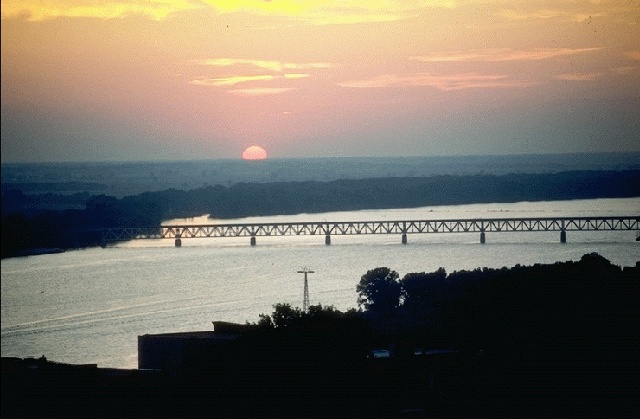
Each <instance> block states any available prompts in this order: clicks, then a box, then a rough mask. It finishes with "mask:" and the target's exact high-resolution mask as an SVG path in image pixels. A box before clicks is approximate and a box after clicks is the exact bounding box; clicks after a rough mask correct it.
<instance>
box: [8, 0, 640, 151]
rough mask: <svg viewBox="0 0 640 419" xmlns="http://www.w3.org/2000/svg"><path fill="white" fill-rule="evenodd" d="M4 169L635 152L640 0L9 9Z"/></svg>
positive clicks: (28, 4)
mask: <svg viewBox="0 0 640 419" xmlns="http://www.w3.org/2000/svg"><path fill="white" fill-rule="evenodd" d="M1 4H2V97H1V100H2V143H1V144H2V161H3V162H14V161H15V162H17V161H100V160H155V159H165V160H176V159H202V158H240V156H241V153H242V151H243V150H244V149H245V148H246V147H247V146H250V145H254V144H255V145H259V146H261V147H263V148H264V149H265V150H267V153H268V155H269V158H278V157H298V156H303V157H306V156H371V155H382V156H385V155H400V156H403V155H449V154H505V153H509V154H518V153H558V152H582V151H584V152H595V151H640V125H639V122H638V121H639V120H640V2H638V1H637V0H633V1H629V0H625V1H623V0H616V1H613V0H611V1H608V0H591V1H588V0H587V1H578V0H540V1H536V0H528V1H524V0H460V1H455V0H449V1H447V0H425V1H409V0H403V1H388V0H387V1H384V0H383V1H339V0H317V1H311V0H299V1H294V0H282V1H279V0H271V1H257V0H256V1H252V0H239V1H214V0H205V1H187V0H175V1H174V0H160V1H156V0H144V1H138V0H129V1H127V0H122V1H118V0H114V1H110V0H106V1H94V0H62V1H60V0H55V1H53V0H26V1H24V0H3V1H2V3H1Z"/></svg>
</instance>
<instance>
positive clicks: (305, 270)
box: [298, 268, 314, 313]
mask: <svg viewBox="0 0 640 419" xmlns="http://www.w3.org/2000/svg"><path fill="white" fill-rule="evenodd" d="M298 273H299V274H304V294H303V295H302V311H304V312H305V313H306V312H308V311H309V281H308V280H307V274H312V273H314V271H311V270H309V269H308V268H303V269H302V270H301V271H298Z"/></svg>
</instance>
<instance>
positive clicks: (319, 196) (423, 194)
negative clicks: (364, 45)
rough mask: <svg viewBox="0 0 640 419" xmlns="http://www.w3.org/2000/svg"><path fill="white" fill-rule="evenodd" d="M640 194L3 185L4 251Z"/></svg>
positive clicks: (637, 189)
mask: <svg viewBox="0 0 640 419" xmlns="http://www.w3.org/2000/svg"><path fill="white" fill-rule="evenodd" d="M637 196H640V170H625V171H574V172H561V173H546V174H510V175H500V176H496V175H475V176H451V175H440V176H431V177H404V178H398V177H396V178H378V179H343V180H335V181H330V182H319V181H307V182H279V183H238V184H235V185H232V186H229V187H226V186H220V185H218V186H209V187H205V188H200V189H194V190H190V191H181V190H176V189H169V190H166V191H161V192H147V193H142V194H139V195H134V196H127V197H124V198H120V199H117V198H115V197H110V196H106V195H97V196H95V195H91V194H90V193H89V192H83V193H80V192H79V193H76V194H74V195H62V194H56V193H44V194H24V193H23V192H22V191H20V190H18V189H7V190H5V189H4V187H3V190H2V234H1V237H2V257H3V258H5V257H10V256H17V255H21V254H28V253H30V252H31V251H32V249H40V251H42V249H71V248H82V247H90V246H97V245H100V244H101V242H100V239H101V236H100V234H99V233H98V232H96V231H95V230H97V229H101V228H114V227H156V226H159V225H160V223H161V222H162V221H165V220H168V219H172V218H183V217H185V218H186V217H194V216H200V215H203V214H211V215H212V216H213V217H215V218H217V219H224V218H236V217H245V216H258V215H287V214H299V213H320V212H327V211H349V210H360V209H385V208H411V207H420V206H436V205H458V204H471V203H489V202H518V201H541V200H568V199H589V198H626V197H637ZM623 215H624V214H623Z"/></svg>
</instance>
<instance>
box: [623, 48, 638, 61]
mask: <svg viewBox="0 0 640 419" xmlns="http://www.w3.org/2000/svg"><path fill="white" fill-rule="evenodd" d="M624 56H625V57H627V58H628V59H630V60H633V61H640V50H637V49H636V50H633V51H627V52H625V54H624Z"/></svg>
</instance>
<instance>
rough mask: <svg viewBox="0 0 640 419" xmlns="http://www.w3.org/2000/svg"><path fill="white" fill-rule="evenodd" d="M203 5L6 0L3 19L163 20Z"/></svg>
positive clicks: (181, 0)
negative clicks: (133, 17)
mask: <svg viewBox="0 0 640 419" xmlns="http://www.w3.org/2000/svg"><path fill="white" fill-rule="evenodd" d="M202 7H205V6H204V5H203V4H201V3H200V4H199V3H197V2H193V1H190V0H144V1H135V0H134V1H117V0H116V1H109V0H106V1H101V0H83V1H76V0H7V1H3V2H2V19H6V18H24V19H26V20H30V21H42V20H47V19H55V18H58V17H67V18H76V17H89V18H98V19H116V18H121V17H125V16H131V15H142V16H147V17H149V18H151V19H154V20H163V19H165V18H166V17H167V16H169V15H171V14H173V13H176V12H180V11H185V10H194V9H199V8H202Z"/></svg>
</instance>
